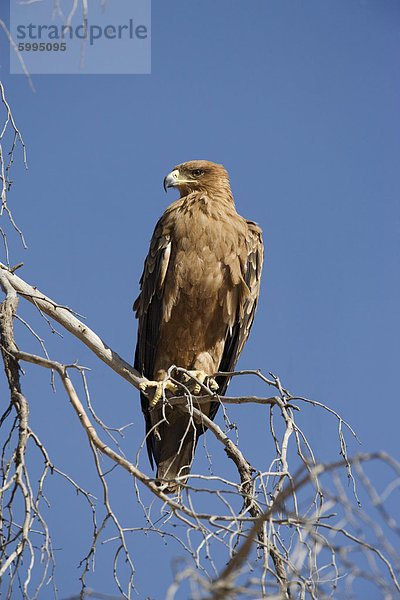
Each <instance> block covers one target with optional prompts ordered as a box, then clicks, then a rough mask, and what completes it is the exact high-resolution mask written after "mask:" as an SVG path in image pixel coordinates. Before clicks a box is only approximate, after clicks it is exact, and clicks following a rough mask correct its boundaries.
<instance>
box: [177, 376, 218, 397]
mask: <svg viewBox="0 0 400 600" xmlns="http://www.w3.org/2000/svg"><path fill="white" fill-rule="evenodd" d="M192 377H195V378H196V379H198V380H199V381H200V383H203V384H204V383H205V382H206V383H207V384H208V385H209V387H210V389H211V390H214V391H215V390H217V389H218V387H219V386H218V383H217V382H216V381H215V379H214V377H209V376H208V375H207V373H205V372H204V371H187V373H184V374H183V380H184V381H185V382H187V381H189V380H190V379H191V378H192ZM206 380H207V381H206ZM200 383H197V382H196V383H195V385H194V387H193V394H195V396H198V394H200V392H201V385H200Z"/></svg>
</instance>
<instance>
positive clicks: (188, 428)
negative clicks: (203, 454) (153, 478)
mask: <svg viewBox="0 0 400 600" xmlns="http://www.w3.org/2000/svg"><path fill="white" fill-rule="evenodd" d="M165 419H166V420H165ZM152 421H153V424H154V423H157V422H158V426H157V431H156V432H155V435H154V438H153V450H154V458H155V461H156V464H157V479H158V480H159V481H158V483H159V485H160V486H163V487H164V486H165V487H164V491H165V492H166V493H167V494H173V493H176V492H177V491H179V489H180V488H181V486H182V485H183V484H185V483H186V480H187V476H188V475H189V473H190V469H191V466H192V462H193V458H194V451H195V448H196V445H197V441H198V438H199V434H200V431H199V426H198V425H196V424H195V423H194V422H193V419H191V418H190V417H189V416H186V415H183V414H182V413H181V412H179V411H178V410H176V408H175V410H171V409H168V408H167V410H166V411H165V418H163V414H162V412H161V411H157V416H156V418H154V417H153V418H152ZM176 478H181V479H180V480H179V481H176Z"/></svg>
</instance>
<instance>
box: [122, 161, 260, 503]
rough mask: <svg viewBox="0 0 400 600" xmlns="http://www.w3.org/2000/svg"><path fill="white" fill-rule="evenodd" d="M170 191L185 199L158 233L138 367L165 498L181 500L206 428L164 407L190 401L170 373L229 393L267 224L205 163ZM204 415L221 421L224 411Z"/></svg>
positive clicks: (142, 309)
mask: <svg viewBox="0 0 400 600" xmlns="http://www.w3.org/2000/svg"><path fill="white" fill-rule="evenodd" d="M169 187H177V188H178V190H179V192H180V198H179V199H178V200H176V201H175V202H173V203H172V204H171V205H170V206H169V207H168V208H167V209H166V211H165V212H164V214H163V215H162V217H161V219H160V220H159V221H158V223H157V225H156V227H155V229H154V233H153V237H152V239H151V242H150V250H149V253H148V255H147V258H146V260H145V263H144V270H143V275H142V278H141V280H140V290H141V292H140V295H139V296H138V298H137V299H136V301H135V303H134V305H133V309H134V310H135V311H136V317H137V318H138V319H139V327H138V337H137V346H136V353H135V368H136V369H137V370H138V371H139V372H140V373H141V374H142V375H143V376H145V377H147V378H148V379H149V380H151V382H150V383H149V385H150V386H154V388H155V391H154V397H153V400H152V401H149V399H148V398H147V397H146V396H145V395H144V394H143V393H141V395H140V396H141V404H142V410H143V413H144V416H145V420H146V432H147V450H148V454H149V459H150V463H151V466H152V467H153V458H154V460H155V462H156V465H157V479H158V482H159V484H160V485H163V487H164V491H166V492H167V493H174V492H176V491H177V490H178V489H179V482H177V481H176V478H177V477H180V478H181V479H180V483H182V482H184V481H186V479H185V476H187V475H188V474H189V472H190V467H191V464H192V461H193V456H194V451H195V448H196V444H197V441H198V439H199V436H200V435H201V434H202V433H203V432H204V429H205V428H204V426H202V425H201V424H193V421H191V420H190V418H189V416H187V415H185V414H183V413H182V412H180V411H179V409H178V408H177V407H175V408H174V407H172V406H163V403H162V402H158V400H159V398H160V397H161V395H162V389H163V388H164V389H169V390H171V392H173V393H174V394H175V395H179V394H183V391H180V390H179V389H178V388H177V386H176V385H174V383H173V382H172V381H170V380H169V379H167V375H168V369H169V368H170V367H171V366H172V365H175V366H177V367H183V368H185V369H187V370H189V371H190V372H191V374H193V375H194V376H196V377H197V378H198V379H200V381H202V382H203V381H207V379H208V382H209V385H210V387H211V388H212V389H218V394H219V395H223V394H225V392H226V388H227V385H228V383H229V378H228V377H223V376H219V377H218V376H217V377H216V378H215V379H211V378H210V376H211V375H213V374H214V373H217V372H218V371H224V372H226V371H232V370H233V369H234V367H235V364H236V362H237V360H238V358H239V356H240V353H241V351H242V349H243V346H244V343H245V342H246V340H247V338H248V335H249V332H250V328H251V325H252V323H253V319H254V313H255V310H256V306H257V299H258V295H259V290H260V277H261V269H262V263H263V243H262V238H261V229H260V228H259V227H258V226H257V224H256V223H254V222H253V221H247V220H246V219H244V218H243V217H241V216H240V215H239V214H238V213H237V212H236V209H235V204H234V201H233V197H232V192H231V188H230V185H229V178H228V174H227V172H226V171H225V169H224V167H223V166H222V165H218V164H215V163H212V162H208V161H205V160H193V161H190V162H186V163H183V164H181V165H178V166H177V167H175V168H174V169H173V171H172V172H171V173H170V174H169V175H167V176H166V177H165V179H164V189H165V191H167V188H169ZM173 377H174V378H175V375H174V376H173ZM176 378H177V379H179V375H176ZM163 381H164V383H161V382H163ZM181 381H187V377H186V379H185V378H184V379H182V378H181ZM145 387H148V386H145ZM144 389H145V388H144ZM194 391H195V393H196V392H199V386H196V387H195V390H194ZM201 410H202V412H203V413H204V414H206V415H207V416H208V417H209V418H210V419H213V418H214V416H215V414H216V412H217V410H218V402H216V401H211V402H210V403H208V404H205V405H204V404H203V405H202V407H201Z"/></svg>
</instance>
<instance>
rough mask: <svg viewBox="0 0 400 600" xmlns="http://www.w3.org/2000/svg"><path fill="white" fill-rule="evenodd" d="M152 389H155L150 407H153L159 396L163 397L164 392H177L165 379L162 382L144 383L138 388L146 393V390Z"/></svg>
mask: <svg viewBox="0 0 400 600" xmlns="http://www.w3.org/2000/svg"><path fill="white" fill-rule="evenodd" d="M149 387H154V388H156V389H155V391H154V396H153V398H152V400H150V406H151V407H152V406H155V405H156V404H157V402H158V401H159V399H160V398H161V396H162V395H163V391H164V390H170V392H173V393H175V392H176V391H177V390H178V386H177V385H175V383H173V382H172V381H171V380H170V379H165V380H164V381H144V382H143V383H141V384H140V386H139V388H140V389H141V390H142V392H146V390H147V388H149Z"/></svg>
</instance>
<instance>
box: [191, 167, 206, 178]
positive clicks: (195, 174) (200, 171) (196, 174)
mask: <svg viewBox="0 0 400 600" xmlns="http://www.w3.org/2000/svg"><path fill="white" fill-rule="evenodd" d="M203 173H204V171H202V170H201V169H193V171H192V175H193V177H200V175H203Z"/></svg>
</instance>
